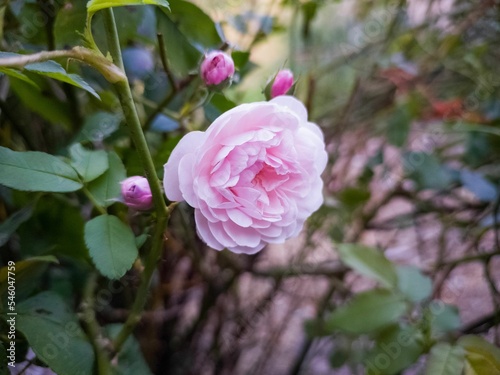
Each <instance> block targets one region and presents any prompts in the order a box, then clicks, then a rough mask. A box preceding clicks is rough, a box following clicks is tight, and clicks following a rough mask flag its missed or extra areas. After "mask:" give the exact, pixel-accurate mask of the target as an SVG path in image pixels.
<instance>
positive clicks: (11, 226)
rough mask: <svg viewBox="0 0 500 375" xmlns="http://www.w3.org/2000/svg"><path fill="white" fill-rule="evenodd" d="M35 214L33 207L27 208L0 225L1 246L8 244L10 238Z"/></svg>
mask: <svg viewBox="0 0 500 375" xmlns="http://www.w3.org/2000/svg"><path fill="white" fill-rule="evenodd" d="M32 214H33V206H32V205H29V206H26V207H24V208H22V209H20V210H19V211H16V212H14V213H13V214H12V215H10V216H9V217H8V218H7V220H5V221H4V222H3V223H2V224H0V246H3V245H5V244H6V243H7V241H8V240H9V238H10V236H12V234H13V233H14V232H15V231H16V230H17V228H18V227H19V226H20V225H21V224H22V223H24V222H25V221H26V220H28V219H29V218H30V217H31V215H32Z"/></svg>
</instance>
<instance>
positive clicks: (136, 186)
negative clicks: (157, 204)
mask: <svg viewBox="0 0 500 375" xmlns="http://www.w3.org/2000/svg"><path fill="white" fill-rule="evenodd" d="M121 190H122V197H123V203H125V204H126V205H127V206H129V207H130V208H133V209H135V210H138V211H145V210H149V209H150V208H152V207H153V196H152V195H151V188H150V187H149V183H148V180H147V179H146V178H144V177H141V176H132V177H129V178H127V179H125V180H123V181H122V182H121Z"/></svg>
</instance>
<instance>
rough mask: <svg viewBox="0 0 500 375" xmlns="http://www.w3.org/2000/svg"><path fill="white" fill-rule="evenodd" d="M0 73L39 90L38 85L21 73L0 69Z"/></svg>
mask: <svg viewBox="0 0 500 375" xmlns="http://www.w3.org/2000/svg"><path fill="white" fill-rule="evenodd" d="M0 73H4V74H6V75H8V76H10V77H14V78H17V79H19V80H21V81H24V82H26V83H29V84H30V85H31V86H33V87H34V88H35V89H37V90H40V88H39V87H38V85H37V84H36V83H35V82H33V81H32V80H31V78H29V77H28V76H27V75H26V74H23V73H21V72H20V71H19V70H15V69H12V68H0Z"/></svg>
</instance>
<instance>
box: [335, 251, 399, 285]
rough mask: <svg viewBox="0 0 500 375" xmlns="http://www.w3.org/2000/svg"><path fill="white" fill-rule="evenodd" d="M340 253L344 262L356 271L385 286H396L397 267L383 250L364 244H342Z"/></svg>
mask: <svg viewBox="0 0 500 375" xmlns="http://www.w3.org/2000/svg"><path fill="white" fill-rule="evenodd" d="M338 253H339V256H340V259H341V260H342V262H344V263H345V264H346V265H348V266H349V267H351V268H352V269H354V270H355V271H356V272H359V273H360V274H362V275H365V276H368V277H370V278H372V279H375V280H377V281H378V282H380V283H381V284H382V285H383V286H385V287H389V288H391V287H395V286H396V284H397V275H396V269H395V267H394V265H393V264H392V263H391V262H390V261H388V260H387V258H386V257H385V256H384V254H383V253H382V252H380V251H378V250H376V249H373V248H371V247H367V246H363V245H357V244H340V245H338Z"/></svg>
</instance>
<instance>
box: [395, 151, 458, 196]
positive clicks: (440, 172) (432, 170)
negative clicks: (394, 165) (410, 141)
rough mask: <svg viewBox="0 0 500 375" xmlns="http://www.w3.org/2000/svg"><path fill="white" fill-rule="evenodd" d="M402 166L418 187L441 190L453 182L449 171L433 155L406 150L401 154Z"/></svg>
mask: <svg viewBox="0 0 500 375" xmlns="http://www.w3.org/2000/svg"><path fill="white" fill-rule="evenodd" d="M403 159H404V168H405V170H406V173H407V174H408V176H409V177H410V178H411V179H413V180H414V181H415V182H416V184H417V187H418V189H420V190H423V189H435V190H443V189H446V188H448V187H449V185H450V184H451V183H452V182H453V177H452V175H451V172H450V171H449V170H448V169H447V168H445V167H444V166H443V165H441V163H440V162H439V160H438V159H437V158H436V157H435V156H434V155H429V154H426V153H424V152H408V153H406V154H405V155H404V156H403Z"/></svg>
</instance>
